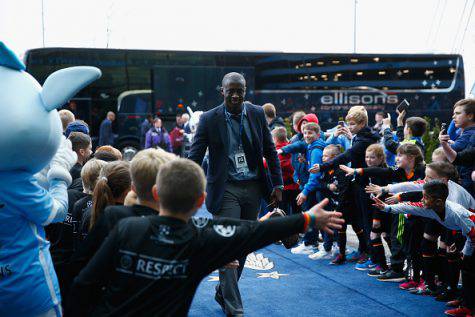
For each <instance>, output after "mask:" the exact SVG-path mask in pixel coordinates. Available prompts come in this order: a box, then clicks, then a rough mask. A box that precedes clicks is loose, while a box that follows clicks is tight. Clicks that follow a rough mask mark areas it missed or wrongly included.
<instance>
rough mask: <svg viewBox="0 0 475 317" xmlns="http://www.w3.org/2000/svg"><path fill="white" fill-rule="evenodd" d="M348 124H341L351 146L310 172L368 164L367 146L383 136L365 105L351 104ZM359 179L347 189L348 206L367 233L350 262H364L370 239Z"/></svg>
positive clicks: (355, 219) (347, 118) (347, 119)
mask: <svg viewBox="0 0 475 317" xmlns="http://www.w3.org/2000/svg"><path fill="white" fill-rule="evenodd" d="M346 123H347V125H348V127H342V128H341V129H343V130H345V132H344V134H345V135H348V137H349V138H350V139H351V148H349V149H347V150H346V151H345V152H343V153H342V154H340V155H338V156H337V157H335V158H334V159H333V160H330V161H329V162H326V163H323V164H315V165H313V167H312V168H311V169H310V172H311V173H319V172H326V171H328V170H331V169H335V168H338V166H339V165H346V164H348V163H350V164H351V167H352V168H363V167H367V165H366V160H365V157H366V149H367V148H368V146H370V145H371V144H374V143H377V142H378V141H379V139H380V137H379V135H378V134H377V133H376V132H373V131H372V130H371V128H370V127H369V126H368V113H367V111H366V109H364V107H362V106H354V107H351V108H350V110H349V111H348V114H347V115H346ZM358 181H359V180H357V181H354V182H351V183H350V185H349V189H348V196H347V199H348V200H350V201H347V202H346V203H345V205H346V206H355V208H352V209H351V210H349V211H348V212H349V213H351V216H350V218H351V219H352V221H353V222H356V224H357V226H358V227H359V228H363V229H364V235H359V236H358V240H359V248H358V251H359V252H358V253H359V254H356V255H355V256H354V257H347V258H346V260H347V261H355V260H356V261H358V262H360V263H364V262H366V260H367V252H368V239H369V235H370V232H371V227H370V226H369V225H367V223H368V222H367V221H364V219H363V215H366V214H367V213H366V212H365V208H366V206H367V205H368V204H367V201H366V199H367V198H366V195H365V192H364V190H363V188H364V186H363V184H358Z"/></svg>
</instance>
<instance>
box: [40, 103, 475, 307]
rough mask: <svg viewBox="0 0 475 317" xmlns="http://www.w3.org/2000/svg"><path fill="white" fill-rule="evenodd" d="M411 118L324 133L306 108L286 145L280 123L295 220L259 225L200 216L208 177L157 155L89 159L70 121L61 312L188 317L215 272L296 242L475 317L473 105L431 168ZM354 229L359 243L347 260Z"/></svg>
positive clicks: (359, 110)
mask: <svg viewBox="0 0 475 317" xmlns="http://www.w3.org/2000/svg"><path fill="white" fill-rule="evenodd" d="M405 115H406V112H405V111H402V112H401V113H398V118H397V131H392V129H391V121H390V117H389V116H388V117H387V118H382V120H380V121H381V122H380V123H378V124H377V127H378V129H377V130H376V129H375V128H370V127H369V126H368V114H367V111H366V109H365V108H364V107H362V106H354V107H352V108H350V109H349V111H348V114H347V116H346V118H345V119H346V120H345V121H340V122H339V124H338V126H336V127H335V128H333V129H330V130H328V131H322V130H321V128H320V126H319V124H318V123H319V122H318V117H317V116H316V115H315V114H305V113H303V112H301V111H299V112H296V113H294V115H293V118H292V120H293V122H292V123H293V125H292V126H293V129H294V130H295V132H296V133H295V135H293V136H292V138H291V139H290V141H289V139H288V134H287V130H286V128H285V127H282V126H276V128H275V129H273V130H272V131H271V133H272V136H273V139H274V143H275V145H276V149H277V153H278V155H279V160H280V163H281V169H282V176H283V181H284V182H283V183H284V190H283V200H282V202H280V205H279V207H280V208H281V209H283V210H284V211H285V212H286V213H287V215H288V216H287V217H282V215H283V214H284V213H282V212H279V213H275V214H272V216H271V215H270V214H269V215H267V216H265V217H263V218H262V219H261V220H264V219H266V220H265V221H260V222H257V221H256V222H252V221H238V220H231V219H209V218H192V216H193V214H194V213H195V212H196V211H197V210H198V209H200V207H201V206H202V204H203V202H204V200H205V197H206V194H205V186H206V182H205V177H204V174H203V171H202V169H201V167H199V166H198V165H196V164H195V163H193V162H191V161H189V160H187V159H180V158H177V157H176V156H175V155H174V154H171V153H167V152H165V151H163V150H160V149H146V150H143V151H140V152H139V153H137V154H136V155H135V156H134V157H133V159H132V160H131V161H130V162H127V161H124V160H123V159H122V155H121V153H120V151H118V150H117V149H115V148H113V147H111V146H102V147H100V148H97V149H96V151H95V153H92V146H91V138H90V137H89V136H88V129H87V124H86V123H84V122H82V121H73V122H69V123H66V124H64V125H63V130H64V131H65V135H66V134H67V137H68V139H69V140H70V142H71V144H72V149H73V150H74V151H75V152H76V154H77V162H76V164H75V165H74V166H73V168H72V169H71V171H70V173H71V177H72V183H71V185H70V186H69V188H68V202H69V205H68V206H69V207H68V211H67V216H66V219H65V220H64V221H63V222H60V223H56V224H51V225H49V226H47V227H46V233H47V238H48V240H49V241H50V243H51V247H50V251H51V256H52V259H53V263H54V268H55V271H56V274H57V277H58V283H59V287H60V290H61V297H62V302H61V305H62V307H63V309H64V312H65V314H66V315H68V316H86V315H91V314H93V315H97V316H102V315H108V316H109V315H111V316H112V315H114V316H121V315H142V314H145V313H146V314H156V315H179V316H181V315H186V314H187V312H188V309H189V307H190V305H191V301H192V298H193V295H194V293H195V291H196V288H197V286H198V284H199V282H200V281H201V280H202V279H203V278H204V277H205V276H206V275H207V274H209V273H210V272H212V271H213V270H215V269H217V268H219V267H222V266H224V265H233V262H234V260H235V259H237V258H240V257H242V256H245V255H246V254H248V253H249V252H252V251H254V250H256V249H258V248H261V247H263V246H266V245H268V244H270V243H272V242H274V241H277V240H282V241H285V242H286V246H287V244H289V241H292V240H289V239H286V238H288V237H289V236H291V235H292V236H293V237H295V234H297V233H300V234H301V237H302V238H301V241H300V243H298V241H297V242H296V240H295V239H294V240H295V241H294V242H290V243H294V245H293V248H291V252H292V253H293V254H305V255H308V257H309V258H310V259H312V260H319V261H322V260H326V261H328V262H329V264H331V265H342V264H344V263H347V262H354V263H355V269H357V270H360V271H365V272H367V274H368V275H369V276H370V277H375V278H377V279H378V280H379V281H383V282H399V283H401V284H400V285H399V288H401V289H402V290H406V291H409V292H411V293H413V294H416V295H427V296H434V297H435V299H436V300H438V301H446V302H447V305H448V306H450V307H451V309H448V310H447V311H446V312H445V313H446V314H447V315H450V316H473V315H475V303H474V301H475V296H474V295H473V294H475V255H474V254H473V250H474V248H475V214H474V213H472V211H473V210H474V209H475V199H474V198H473V193H474V187H473V185H474V182H473V180H474V179H475V172H474V162H475V156H474V151H473V149H474V148H475V100H473V99H464V100H461V101H459V102H458V103H456V104H455V106H454V115H453V119H454V120H453V124H452V125H453V126H454V127H456V128H458V129H459V130H458V132H457V133H451V135H448V134H447V131H445V130H443V131H441V133H440V135H439V140H440V143H441V147H439V148H438V149H437V150H435V151H434V152H433V153H432V162H431V163H429V164H426V162H425V159H424V155H425V145H424V142H423V141H422V135H423V134H424V133H425V132H426V129H427V122H426V121H425V120H424V119H422V118H419V117H410V118H408V119H407V120H405V122H404V118H405ZM378 116H380V117H381V116H382V114H381V113H378ZM66 117H67V116H65V120H66V119H67V118H66ZM383 117H384V116H383ZM62 118H63V116H62ZM380 119H381V118H380ZM63 123H64V122H63ZM91 156H93V158H91ZM185 188H186V190H185ZM323 207H325V209H327V210H334V211H333V212H327V211H325V210H323ZM340 217H341V218H343V219H344V223H343V220H342V219H340ZM124 218H128V219H125V220H123V219H124ZM348 225H351V228H352V230H353V231H354V232H355V234H356V236H357V239H358V249H357V250H355V251H351V252H350V250H349V249H348V247H347V228H348ZM229 237H233V238H232V239H228V238H229ZM385 245H387V247H385ZM290 247H292V246H289V248H290ZM460 276H461V279H460ZM460 281H461V286H460V285H459V282H460ZM157 303H160V305H158V304H157Z"/></svg>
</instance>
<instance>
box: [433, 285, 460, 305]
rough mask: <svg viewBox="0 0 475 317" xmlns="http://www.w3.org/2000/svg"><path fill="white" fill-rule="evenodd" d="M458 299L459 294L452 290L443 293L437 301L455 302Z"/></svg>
mask: <svg viewBox="0 0 475 317" xmlns="http://www.w3.org/2000/svg"><path fill="white" fill-rule="evenodd" d="M456 298H457V294H456V293H455V292H454V291H452V290H450V289H446V290H445V291H443V292H442V293H440V294H439V295H437V296H436V297H435V300H436V301H438V302H450V301H453V300H454V299H456ZM457 306H458V305H457Z"/></svg>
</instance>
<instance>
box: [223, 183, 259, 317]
mask: <svg viewBox="0 0 475 317" xmlns="http://www.w3.org/2000/svg"><path fill="white" fill-rule="evenodd" d="M261 198H262V183H261V181H256V180H252V181H228V182H226V184H225V188H224V196H223V201H222V205H221V209H220V210H219V211H218V213H216V214H215V216H217V217H228V218H236V219H243V220H257V213H258V211H259V205H260V201H261ZM237 260H238V261H239V268H238V269H225V268H223V269H220V270H219V285H218V287H217V292H218V296H220V297H221V296H222V298H223V300H224V309H225V312H226V314H227V315H237V314H243V306H242V300H241V293H240V292H239V287H238V281H239V278H240V277H241V273H242V270H243V269H244V263H245V262H246V257H243V258H241V259H237Z"/></svg>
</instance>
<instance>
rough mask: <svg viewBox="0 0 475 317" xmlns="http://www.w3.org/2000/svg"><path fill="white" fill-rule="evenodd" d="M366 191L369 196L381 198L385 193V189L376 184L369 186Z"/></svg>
mask: <svg viewBox="0 0 475 317" xmlns="http://www.w3.org/2000/svg"><path fill="white" fill-rule="evenodd" d="M365 191H366V193H367V194H374V195H376V196H378V197H379V196H381V194H382V193H383V188H382V187H381V186H378V185H375V184H369V185H368V186H366V187H365Z"/></svg>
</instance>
